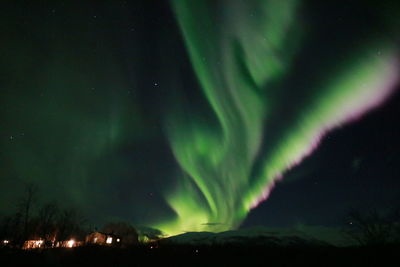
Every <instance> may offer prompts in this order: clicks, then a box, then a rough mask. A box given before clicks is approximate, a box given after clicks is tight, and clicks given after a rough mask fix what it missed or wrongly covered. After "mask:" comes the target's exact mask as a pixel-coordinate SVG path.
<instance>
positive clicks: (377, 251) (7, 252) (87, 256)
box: [0, 246, 400, 267]
mask: <svg viewBox="0 0 400 267" xmlns="http://www.w3.org/2000/svg"><path fill="white" fill-rule="evenodd" d="M399 251H400V248H399V247H368V248H355V247H354V248H335V247H321V248H318V247H317V248H315V247H314V248H268V247H251V246H247V247H243V246H242V247H226V246H225V247H193V246H166V247H162V248H150V247H135V248H129V249H119V248H108V247H79V248H72V249H71V248H60V249H44V250H36V251H22V250H15V249H4V248H3V249H0V265H1V266H396V267H397V266H400V256H399Z"/></svg>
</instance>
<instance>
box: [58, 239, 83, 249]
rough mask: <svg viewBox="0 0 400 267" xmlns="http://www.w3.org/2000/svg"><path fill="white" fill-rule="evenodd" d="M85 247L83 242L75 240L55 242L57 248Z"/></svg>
mask: <svg viewBox="0 0 400 267" xmlns="http://www.w3.org/2000/svg"><path fill="white" fill-rule="evenodd" d="M82 245H83V242H82V241H77V240H75V239H70V240H65V241H57V242H55V245H54V247H56V248H75V247H80V246H82Z"/></svg>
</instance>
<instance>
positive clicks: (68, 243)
mask: <svg viewBox="0 0 400 267" xmlns="http://www.w3.org/2000/svg"><path fill="white" fill-rule="evenodd" d="M74 244H75V241H74V240H72V239H71V240H69V241H68V242H67V247H69V248H72V247H73V246H74Z"/></svg>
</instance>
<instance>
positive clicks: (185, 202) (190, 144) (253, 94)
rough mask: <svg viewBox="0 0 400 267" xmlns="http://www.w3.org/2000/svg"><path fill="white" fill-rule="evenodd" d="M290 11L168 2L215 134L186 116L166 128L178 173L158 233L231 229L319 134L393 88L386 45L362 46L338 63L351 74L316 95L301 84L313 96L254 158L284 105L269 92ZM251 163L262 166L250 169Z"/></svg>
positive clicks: (272, 5) (286, 50)
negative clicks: (168, 221) (166, 221)
mask: <svg viewBox="0 0 400 267" xmlns="http://www.w3.org/2000/svg"><path fill="white" fill-rule="evenodd" d="M228 2H229V3H228ZM297 4H298V3H297V1H285V2H282V1H280V2H278V1H259V2H252V3H251V4H249V3H244V2H236V3H231V2H230V1H225V2H223V1H222V2H220V3H219V4H218V5H217V7H212V5H209V4H207V2H205V1H195V2H185V1H175V2H174V7H175V12H176V16H177V19H178V21H179V25H180V27H181V29H182V32H183V36H184V39H185V42H186V47H187V49H188V51H189V54H190V58H191V62H192V64H193V69H194V71H195V72H196V74H197V77H198V79H199V82H200V84H201V87H202V89H203V90H204V93H205V95H206V98H207V100H208V101H209V104H210V107H211V108H212V109H213V111H214V113H215V116H216V117H217V121H218V123H219V125H218V126H219V127H215V128H214V129H210V127H209V126H204V125H196V122H193V120H191V119H190V118H189V119H188V120H187V121H186V122H185V120H179V119H176V120H175V121H172V122H170V124H172V126H170V127H171V128H172V129H171V130H170V132H171V133H170V140H171V144H172V148H173V151H174V155H175V157H176V158H177V161H178V162H179V164H180V166H181V167H182V169H183V171H184V172H185V175H184V176H183V178H182V179H183V181H182V185H181V187H180V188H179V189H178V190H177V192H175V193H174V194H173V195H172V196H170V197H169V198H168V201H169V204H170V205H171V206H172V208H173V209H174V210H175V212H176V213H177V216H178V222H177V224H176V225H173V226H172V228H171V230H170V229H169V228H168V227H169V225H168V226H166V228H165V229H166V232H173V231H175V229H179V230H177V233H179V232H182V229H185V230H186V231H193V230H210V229H212V230H217V231H218V230H219V231H221V230H228V229H231V228H235V227H237V226H238V225H239V224H240V222H241V220H243V218H244V217H245V216H246V214H247V213H248V211H249V210H250V209H251V208H254V207H256V206H257V204H258V203H259V202H260V201H262V200H265V199H266V198H267V196H268V194H269V192H270V190H271V188H272V187H273V185H274V182H275V180H276V179H278V178H280V177H281V176H282V174H283V173H284V171H285V170H287V169H289V168H291V167H292V166H294V165H297V164H299V163H300V162H301V160H302V158H304V157H305V156H307V155H308V154H310V153H311V152H312V151H313V150H314V149H315V148H316V147H317V145H318V143H319V142H320V139H321V138H322V136H323V135H324V134H325V133H326V132H327V131H329V130H331V129H333V128H335V127H337V126H340V125H342V124H344V123H346V122H348V121H351V120H354V119H357V118H358V117H360V116H361V115H362V114H363V113H364V112H366V111H368V110H369V109H370V108H373V107H375V106H376V105H379V104H380V103H381V102H382V101H383V100H385V99H386V98H387V97H388V96H389V95H390V92H391V90H393V89H394V86H395V83H396V82H397V79H398V72H399V66H398V62H397V51H396V50H395V49H393V48H391V47H390V43H388V44H381V46H382V51H380V54H379V56H378V55H377V54H376V53H377V51H376V50H374V49H371V48H369V47H367V48H365V49H364V51H362V52H360V53H359V54H357V55H356V56H354V57H353V58H351V59H350V60H348V61H349V62H346V65H347V66H346V67H347V68H351V72H350V73H348V72H349V71H348V70H339V71H338V72H337V74H335V75H334V78H333V79H331V81H329V83H328V84H324V85H320V86H322V88H318V89H314V88H312V85H310V87H311V89H309V90H313V91H314V92H313V93H312V94H311V96H310V97H309V98H308V99H306V100H304V103H302V105H303V108H302V109H300V110H298V111H297V112H295V114H291V115H289V116H290V117H289V118H287V119H289V120H290V121H291V122H290V125H289V126H288V127H287V128H286V129H282V130H281V131H282V132H281V134H280V137H279V138H277V139H276V140H275V142H274V144H273V145H272V147H266V149H265V150H264V151H260V146H261V143H262V138H263V136H264V131H266V132H268V130H269V128H273V127H274V125H273V123H268V122H269V121H272V120H273V117H274V116H278V115H279V114H276V113H274V105H284V102H281V103H279V102H280V100H279V99H278V97H277V96H276V95H278V93H277V92H276V91H279V89H280V88H279V84H280V81H281V80H282V79H285V72H287V69H288V68H289V66H290V62H291V59H292V55H293V54H295V50H296V49H300V48H298V46H300V47H301V44H300V42H301V40H297V39H298V38H301V33H300V31H301V28H300V27H299V26H298V24H297V23H296V22H297V19H296V6H297ZM213 8H214V9H215V10H218V8H220V9H222V11H220V12H221V15H220V16H215V17H214V16H213V14H216V13H217V12H216V11H215V10H214V9H213ZM249 10H257V13H256V14H252V13H251V11H249ZM214 25H217V26H214ZM296 27H297V28H296ZM204 37H206V38H204ZM294 44H295V45H294ZM367 46H368V45H367ZM281 55H283V56H281ZM378 70H379V71H378ZM335 76H336V77H335ZM272 84H274V87H272V86H271V85H272ZM294 90H295V89H294ZM317 90H318V91H317ZM339 103H340V105H339ZM177 116H179V115H177ZM270 117H271V118H270ZM182 121H183V123H182ZM265 122H266V123H265ZM264 123H265V126H264ZM180 125H183V129H182V126H180ZM204 128H206V129H204ZM239 155H240V156H239ZM257 158H261V160H260V161H261V164H260V165H261V166H260V167H259V170H256V171H255V172H254V171H253V165H254V163H255V161H256V160H257ZM187 180H190V181H187ZM191 182H192V183H191ZM188 218H190V219H188ZM199 221H200V222H203V223H202V224H199V223H198V222H199ZM209 223H211V225H212V226H211V227H208V224H209ZM216 225H217V226H216ZM218 225H219V226H218ZM161 229H164V227H163V226H161Z"/></svg>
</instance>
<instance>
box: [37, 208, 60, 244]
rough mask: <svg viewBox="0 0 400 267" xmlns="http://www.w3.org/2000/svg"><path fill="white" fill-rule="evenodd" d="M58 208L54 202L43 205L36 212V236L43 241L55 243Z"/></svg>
mask: <svg viewBox="0 0 400 267" xmlns="http://www.w3.org/2000/svg"><path fill="white" fill-rule="evenodd" d="M58 214H59V207H58V205H57V204H56V203H55V202H49V203H47V204H45V205H43V206H42V207H41V208H40V209H39V212H38V235H39V236H40V237H42V238H43V239H44V240H45V241H47V242H49V241H55V240H54V239H55V236H56V230H57V216H58Z"/></svg>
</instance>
